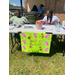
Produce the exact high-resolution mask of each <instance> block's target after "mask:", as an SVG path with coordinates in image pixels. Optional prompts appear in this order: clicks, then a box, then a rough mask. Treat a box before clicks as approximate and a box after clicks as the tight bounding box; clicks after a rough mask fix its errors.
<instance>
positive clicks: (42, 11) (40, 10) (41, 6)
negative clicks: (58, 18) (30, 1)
mask: <svg viewBox="0 0 75 75" xmlns="http://www.w3.org/2000/svg"><path fill="white" fill-rule="evenodd" d="M43 7H44V5H43V4H40V8H39V10H38V12H40V13H41V14H40V16H39V17H41V16H42V14H43V13H44V9H43Z"/></svg>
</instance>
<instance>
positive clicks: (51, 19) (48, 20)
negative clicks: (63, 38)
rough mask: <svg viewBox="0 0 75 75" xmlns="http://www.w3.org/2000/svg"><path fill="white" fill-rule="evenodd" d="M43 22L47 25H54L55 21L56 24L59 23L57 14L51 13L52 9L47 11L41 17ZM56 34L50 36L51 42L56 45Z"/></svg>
mask: <svg viewBox="0 0 75 75" xmlns="http://www.w3.org/2000/svg"><path fill="white" fill-rule="evenodd" d="M43 22H44V23H45V24H47V25H55V22H56V23H57V24H58V23H60V20H59V18H58V17H57V16H55V15H53V11H49V12H47V14H46V16H45V17H44V19H43ZM55 39H56V35H53V37H52V43H53V44H54V45H56V43H55Z"/></svg>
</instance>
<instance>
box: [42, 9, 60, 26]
mask: <svg viewBox="0 0 75 75" xmlns="http://www.w3.org/2000/svg"><path fill="white" fill-rule="evenodd" d="M43 22H44V23H45V24H48V25H55V22H56V23H57V24H58V23H60V20H59V18H58V17H57V16H55V15H53V11H52V10H51V11H49V12H47V14H46V16H45V17H44V18H43Z"/></svg>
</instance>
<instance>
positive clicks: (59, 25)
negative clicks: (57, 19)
mask: <svg viewBox="0 0 75 75" xmlns="http://www.w3.org/2000/svg"><path fill="white" fill-rule="evenodd" d="M54 26H55V27H57V25H54ZM59 27H60V28H63V26H61V25H59Z"/></svg>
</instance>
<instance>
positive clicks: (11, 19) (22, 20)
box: [9, 10, 29, 25]
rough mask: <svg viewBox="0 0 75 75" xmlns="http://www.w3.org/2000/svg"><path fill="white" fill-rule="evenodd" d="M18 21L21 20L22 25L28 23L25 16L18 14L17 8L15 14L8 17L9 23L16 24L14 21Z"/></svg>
mask: <svg viewBox="0 0 75 75" xmlns="http://www.w3.org/2000/svg"><path fill="white" fill-rule="evenodd" d="M18 21H21V24H22V25H24V24H25V23H29V22H28V20H27V19H26V17H24V16H23V17H21V16H20V11H19V10H17V11H16V13H15V16H13V17H11V18H10V19H9V24H12V23H14V24H16V23H18Z"/></svg>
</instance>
